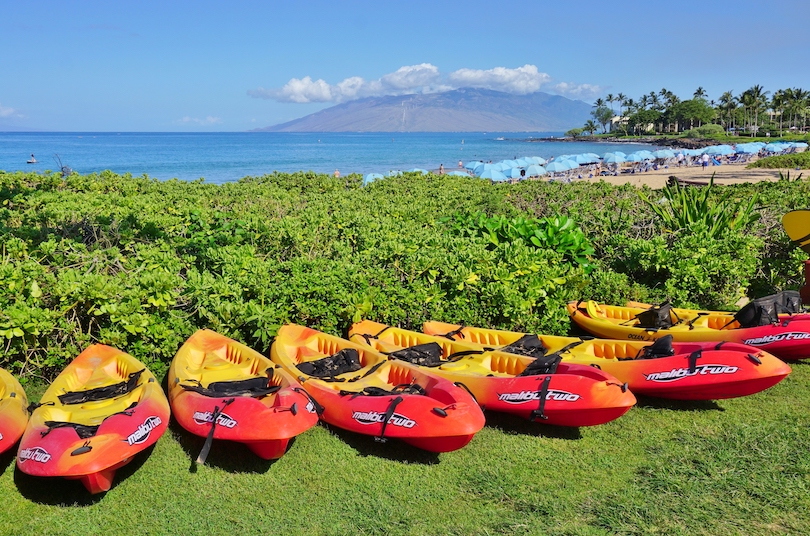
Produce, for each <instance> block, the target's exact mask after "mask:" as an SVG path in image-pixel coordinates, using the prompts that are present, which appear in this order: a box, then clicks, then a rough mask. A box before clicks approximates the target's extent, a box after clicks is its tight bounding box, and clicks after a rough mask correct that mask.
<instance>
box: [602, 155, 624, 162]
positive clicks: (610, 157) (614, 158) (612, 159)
mask: <svg viewBox="0 0 810 536" xmlns="http://www.w3.org/2000/svg"><path fill="white" fill-rule="evenodd" d="M626 161H627V160H626V159H625V158H624V157H623V156H621V155H618V154H610V153H608V154H606V155H605V159H604V160H603V162H604V163H605V164H621V163H622V162H626Z"/></svg>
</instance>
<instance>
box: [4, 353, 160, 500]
mask: <svg viewBox="0 0 810 536" xmlns="http://www.w3.org/2000/svg"><path fill="white" fill-rule="evenodd" d="M168 425H169V402H168V400H166V395H164V394H163V389H162V388H161V387H160V384H159V383H158V382H157V380H156V379H155V377H154V376H153V375H152V373H151V372H149V370H147V369H146V367H144V366H143V364H141V362H140V361H138V360H136V359H135V358H134V357H132V356H130V355H128V354H125V353H124V352H122V351H120V350H116V349H115V348H111V347H109V346H104V345H101V344H96V345H93V346H90V347H89V348H87V349H86V350H85V351H84V352H82V353H81V354H79V356H78V357H76V359H74V360H73V361H72V362H71V363H70V364H69V365H68V366H67V367H66V368H65V370H63V371H62V373H61V374H59V376H57V378H56V379H55V380H54V382H53V383H52V384H51V385H50V387H48V390H47V391H45V394H44V395H42V400H40V402H39V404H38V407H37V408H36V409H35V410H34V412H33V413H32V414H31V419H30V420H29V421H28V427H27V428H26V430H25V434H23V437H22V441H21V442H20V450H19V451H18V453H17V467H19V469H20V471H22V472H23V473H26V474H29V475H33V476H40V477H54V476H58V477H65V478H69V479H78V480H81V482H82V484H84V486H85V487H86V488H87V490H88V491H89V492H90V493H99V492H102V491H107V490H109V489H110V486H111V485H112V481H113V477H114V475H115V471H116V469H118V468H119V467H122V466H123V465H126V464H127V463H129V462H130V461H132V458H133V457H134V456H135V455H136V454H137V453H139V452H141V451H142V450H144V449H146V448H147V447H149V446H151V445H153V444H154V443H155V442H156V441H157V440H158V438H159V437H160V436H161V435H162V434H163V432H165V431H166V427H167V426H168Z"/></svg>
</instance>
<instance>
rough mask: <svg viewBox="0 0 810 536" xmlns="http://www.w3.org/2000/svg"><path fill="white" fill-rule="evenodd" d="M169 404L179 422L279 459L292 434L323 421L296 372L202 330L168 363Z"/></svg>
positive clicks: (203, 454)
mask: <svg viewBox="0 0 810 536" xmlns="http://www.w3.org/2000/svg"><path fill="white" fill-rule="evenodd" d="M169 403H170V404H171V407H172V414H173V415H174V418H175V419H177V422H178V423H180V426H182V427H183V428H185V429H186V430H188V431H189V432H191V433H192V434H195V435H198V436H202V437H205V438H207V441H206V443H205V445H204V446H203V450H202V452H201V454H200V457H199V458H198V459H197V461H198V462H199V463H204V462H205V458H206V456H207V455H208V451H209V449H210V446H211V441H212V440H213V439H223V440H228V441H237V442H239V443H244V444H245V445H247V447H248V448H249V449H250V450H251V451H253V452H254V453H255V454H256V455H258V456H259V457H261V458H264V459H266V460H272V459H276V458H280V457H281V456H282V455H283V454H284V453H285V452H286V450H287V445H288V443H289V441H290V439H292V438H293V437H295V436H297V435H298V434H301V433H303V432H305V431H307V430H309V429H310V428H312V427H313V426H315V425H316V424H318V414H317V412H316V410H315V405H314V404H313V403H312V402H311V401H310V399H309V397H308V396H307V394H306V392H304V389H303V388H302V387H301V384H299V383H298V382H297V381H296V380H295V378H294V377H293V376H291V375H290V374H288V373H287V372H284V370H283V369H281V367H279V366H278V365H276V364H274V363H273V362H271V361H270V360H269V359H268V358H266V357H264V356H263V355H261V354H260V353H258V352H256V351H255V350H252V349H250V348H248V347H247V346H245V345H244V344H241V343H238V342H236V341H234V340H232V339H229V338H228V337H225V336H223V335H220V334H218V333H215V332H213V331H209V330H200V331H198V332H196V333H195V334H194V335H192V336H191V337H189V339H188V340H187V341H186V342H185V344H183V346H182V347H181V348H180V350H179V351H178V352H177V355H175V357H174V360H173V361H172V364H171V367H170V368H169Z"/></svg>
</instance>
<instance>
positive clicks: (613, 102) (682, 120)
mask: <svg viewBox="0 0 810 536" xmlns="http://www.w3.org/2000/svg"><path fill="white" fill-rule="evenodd" d="M809 111H810V91H805V90H803V89H801V88H787V89H779V90H777V91H774V92H773V93H771V92H770V91H766V90H765V88H764V87H763V86H761V85H755V86H752V87H751V88H749V89H747V90H745V91H743V92H742V93H740V94H739V95H734V92H733V91H726V92H724V93H723V94H722V95H720V97H718V98H717V100H714V99H709V97H708V95H707V93H706V90H705V89H703V87H699V88H697V89H696V90H695V92H694V93H693V94H692V98H690V99H686V100H682V99H681V98H679V97H678V96H677V95H675V94H674V93H673V92H671V91H669V90H667V89H666V88H664V89H661V91H659V92H657V93H656V92H655V91H651V92H649V93H648V94H646V95H642V96H641V97H640V98H638V99H633V98H629V97H627V96H625V95H624V94H623V93H619V94H617V95H614V94H612V93H611V94H608V95H607V96H606V97H605V98H599V99H597V100H596V102H594V105H593V110H592V111H591V117H592V119H589V120H588V121H587V122H586V123H585V125H584V126H583V127H582V128H578V129H571V130H570V131H569V132H567V133H566V134H568V135H574V136H576V135H579V134H581V133H583V132H587V133H589V134H590V135H593V134H594V133H595V132H596V131H598V130H599V129H600V128H601V130H602V133H607V132H608V130H611V131H618V132H621V133H623V134H624V135H629V134H633V135H641V134H675V133H680V132H684V131H687V130H691V129H694V128H696V127H698V128H699V127H701V126H703V125H707V124H711V125H718V127H719V128H715V129H713V130H716V131H718V132H720V131H721V129H722V131H724V132H726V133H728V134H745V135H750V136H755V135H757V133H761V132H769V133H770V132H773V133H777V132H778V135H779V136H782V135H783V133H784V131H786V130H787V131H788V132H806V131H807V130H808V123H807V120H808V112H809Z"/></svg>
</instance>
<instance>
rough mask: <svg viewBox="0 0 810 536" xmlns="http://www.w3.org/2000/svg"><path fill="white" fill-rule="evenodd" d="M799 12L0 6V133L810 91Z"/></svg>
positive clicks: (280, 4) (737, 6) (710, 5)
mask: <svg viewBox="0 0 810 536" xmlns="http://www.w3.org/2000/svg"><path fill="white" fill-rule="evenodd" d="M808 20H810V2H808V1H807V0H771V1H770V2H761V1H751V0H735V1H734V2H724V1H714V0H702V1H694V0H678V1H677V2H660V1H657V0H655V1H650V0H645V1H633V0H622V1H613V2H606V1H604V0H581V1H578V0H570V1H563V2H559V1H548V0H531V1H523V0H501V1H499V2H493V1H478V0H467V1H454V0H447V1H443V0H438V1H437V0H433V1H421V0H409V1H408V2H380V1H351V0H348V1H346V0H343V1H340V2H335V1H333V0H332V1H307V0H298V1H295V2H293V1H289V2H288V1H284V0H276V1H273V2H266V1H265V2H258V1H257V2H249V1H238V2H212V1H205V0H197V1H194V2H191V1H180V0H178V1H172V0H169V1H167V0H161V1H153V0H139V1H138V2H109V1H103V2H94V1H72V0H59V1H37V0H32V1H26V2H20V1H4V2H2V3H0V131H66V132H163V131H182V132H225V131H246V130H250V129H253V128H261V127H266V126H270V125H274V124H278V123H282V122H285V121H289V120H292V119H295V118H298V117H302V116H304V115H307V114H310V113H313V112H315V111H318V110H321V109H323V108H327V107H329V106H333V105H335V104H337V103H341V102H346V101H348V100H352V99H356V98H362V97H366V96H376V95H398V94H407V93H418V92H437V91H446V90H449V89H454V88H458V87H485V88H489V89H494V90H499V91H506V92H510V93H518V94H525V93H529V92H533V91H544V92H547V93H554V94H559V95H563V96H566V97H569V98H574V99H581V100H584V101H586V102H589V103H591V102H593V101H594V99H596V98H598V97H604V96H605V95H607V94H608V93H613V94H617V93H624V94H625V95H626V96H628V97H632V98H634V99H637V98H638V97H640V96H641V95H642V94H646V93H649V92H650V91H656V92H658V91H660V90H661V89H663V88H666V89H668V90H670V91H673V92H674V93H675V94H676V95H678V96H680V97H681V98H684V99H685V98H690V97H691V96H692V93H693V92H694V91H695V89H696V88H697V87H699V86H701V87H703V88H704V89H705V90H706V91H707V92H708V97H709V99H716V98H718V97H719V96H720V95H721V94H722V93H723V92H725V91H732V92H733V93H734V94H735V95H737V94H740V93H742V92H743V91H744V90H746V89H748V88H749V87H751V86H753V85H755V84H759V85H762V86H764V87H765V89H766V90H768V91H771V92H773V91H775V90H777V89H781V88H787V87H801V88H803V89H810V69H808V68H807V65H808V61H810V58H808V54H807V40H808V38H809V37H810V30H809V29H808V26H807V21H808Z"/></svg>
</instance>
